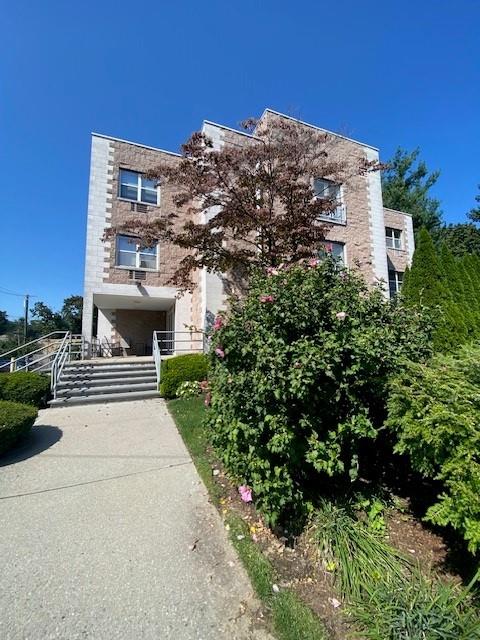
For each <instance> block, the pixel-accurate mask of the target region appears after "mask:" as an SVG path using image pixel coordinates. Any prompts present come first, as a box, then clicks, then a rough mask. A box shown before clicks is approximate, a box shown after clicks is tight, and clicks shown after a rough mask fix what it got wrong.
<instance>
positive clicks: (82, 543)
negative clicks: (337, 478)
mask: <svg viewBox="0 0 480 640" xmlns="http://www.w3.org/2000/svg"><path fill="white" fill-rule="evenodd" d="M0 465H3V466H0V561H1V565H2V566H1V570H0V612H1V613H0V638H2V640H7V639H15V640H17V639H27V638H29V639H42V640H44V639H47V638H62V639H63V638H64V639H65V640H74V639H76V638H95V639H101V640H103V639H105V640H114V639H123V638H126V639H132V640H133V639H135V640H139V639H143V638H148V639H150V638H152V639H153V638H155V639H156V640H164V639H170V638H172V639H175V640H184V639H185V640H189V639H193V638H195V639H200V638H202V639H204V640H209V639H214V638H215V639H219V638H225V639H228V640H230V639H233V638H235V639H236V638H238V639H243V638H255V639H259V638H266V637H267V636H266V634H265V633H264V632H263V631H262V629H261V628H259V626H258V620H257V615H256V614H257V607H258V605H257V603H256V600H255V598H254V596H253V594H252V590H251V586H250V584H249V582H248V580H247V578H246V576H245V574H244V571H243V569H242V567H241V566H240V564H239V561H238V560H237V558H236V556H235V554H234V552H233V550H232V549H231V547H230V545H229V542H228V540H227V538H226V535H225V532H224V529H223V526H222V523H221V521H220V519H219V517H218V514H217V512H216V511H215V509H214V508H213V507H212V506H211V505H210V504H209V502H208V497H207V494H206V491H205V488H204V486H203V484H202V483H201V481H200V479H199V477H198V475H197V473H196V471H195V468H194V466H193V464H192V462H191V460H190V457H189V455H188V453H187V451H186V449H185V447H184V445H183V442H182V441H181V438H180V436H179V435H178V433H177V431H176V428H175V426H174V424H173V422H172V419H171V418H170V416H169V414H168V412H167V410H166V406H165V404H164V403H163V401H162V400H159V399H154V400H143V401H135V402H128V403H116V404H115V403H113V404H109V405H91V406H85V407H72V408H59V409H48V410H46V411H42V412H40V417H39V419H38V422H37V426H36V427H34V430H33V434H32V438H31V440H30V442H29V444H28V445H25V446H23V447H22V448H20V449H17V450H16V451H15V452H14V453H13V454H10V455H8V454H7V456H4V457H3V458H1V457H0Z"/></svg>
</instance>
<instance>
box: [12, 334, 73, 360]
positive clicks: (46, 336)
mask: <svg viewBox="0 0 480 640" xmlns="http://www.w3.org/2000/svg"><path fill="white" fill-rule="evenodd" d="M57 333H60V334H61V335H65V333H68V331H51V332H50V333H47V334H46V335H44V336H40V337H39V338H35V340H30V342H26V343H25V344H21V345H20V346H18V347H15V348H14V349H10V351H5V353H0V359H1V358H4V357H5V356H9V355H11V354H12V353H14V352H15V351H19V350H20V349H25V347H28V346H29V345H30V344H34V343H35V342H39V341H40V340H46V338H49V337H50V336H54V335H56V334H57ZM25 355H29V354H25ZM20 357H22V358H23V357H25V356H20Z"/></svg>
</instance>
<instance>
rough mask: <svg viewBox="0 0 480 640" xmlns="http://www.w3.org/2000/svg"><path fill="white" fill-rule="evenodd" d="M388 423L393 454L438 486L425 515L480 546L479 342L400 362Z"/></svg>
mask: <svg viewBox="0 0 480 640" xmlns="http://www.w3.org/2000/svg"><path fill="white" fill-rule="evenodd" d="M388 409H389V417H388V421H387V425H388V426H389V427H390V429H391V430H392V431H393V433H394V435H395V437H396V440H397V442H396V447H395V450H396V452H397V453H400V454H406V455H407V456H408V457H409V459H410V463H411V465H412V467H413V468H414V469H415V470H416V471H418V472H419V473H421V474H422V475H423V476H424V477H425V478H428V479H429V480H436V481H439V483H440V484H441V491H440V493H439V495H438V496H437V498H436V500H435V501H434V502H433V503H432V504H431V505H429V508H428V510H427V512H426V515H425V517H426V519H427V520H429V521H430V522H432V523H434V524H436V525H440V526H446V525H450V526H451V527H453V528H454V529H456V530H457V531H458V532H459V533H460V534H461V535H462V536H463V538H464V539H465V540H466V542H467V543H468V548H469V550H470V551H471V552H472V553H476V552H478V551H479V550H480V457H479V454H478V452H479V450H480V423H479V418H478V416H479V415H480V346H478V345H474V346H469V347H462V348H461V349H459V350H458V351H457V352H456V353H455V354H451V355H448V356H445V355H437V356H436V357H434V358H433V359H432V360H431V361H430V362H429V363H428V364H426V365H425V364H415V363H404V364H403V366H402V367H401V368H400V369H399V371H398V374H397V375H396V376H395V378H394V380H393V381H392V384H391V394H390V399H389V403H388Z"/></svg>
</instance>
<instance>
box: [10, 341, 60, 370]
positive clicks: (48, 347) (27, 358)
mask: <svg viewBox="0 0 480 640" xmlns="http://www.w3.org/2000/svg"><path fill="white" fill-rule="evenodd" d="M68 333H69V332H68V331H51V332H50V333H47V334H46V335H44V336H40V337H39V338H35V340H31V341H30V342H27V343H26V344H23V345H21V346H19V347H16V348H15V349H10V351H6V352H5V353H3V354H1V355H0V361H1V360H2V359H3V358H5V356H8V355H9V354H13V353H15V352H18V351H23V352H24V353H22V354H21V355H19V356H17V357H16V358H14V357H13V356H11V357H10V359H8V358H7V360H8V361H5V362H3V364H0V371H2V370H3V371H5V370H7V371H8V370H10V371H22V370H26V371H28V370H33V371H35V370H36V369H32V367H33V366H34V365H36V364H38V363H39V362H43V361H44V360H47V359H49V358H50V359H51V358H52V357H53V356H54V355H55V353H56V351H57V345H56V343H58V342H59V341H60V338H62V339H65V336H66V335H67V334H68ZM53 336H58V338H57V337H55V338H54V337H53ZM42 342H43V344H42V345H41V346H39V347H38V348H37V349H32V350H31V351H27V352H26V353H25V350H26V348H27V347H28V346H32V345H36V344H39V343H42ZM42 351H43V352H45V354H44V355H43V356H42V357H40V358H35V359H34V360H32V356H34V355H35V354H38V353H40V352H42ZM37 368H38V367H37Z"/></svg>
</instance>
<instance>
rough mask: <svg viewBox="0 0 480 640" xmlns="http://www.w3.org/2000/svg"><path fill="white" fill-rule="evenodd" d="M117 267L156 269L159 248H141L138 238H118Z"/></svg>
mask: <svg viewBox="0 0 480 640" xmlns="http://www.w3.org/2000/svg"><path fill="white" fill-rule="evenodd" d="M117 266H119V267H131V268H133V269H156V268H157V247H156V246H155V247H148V248H146V247H143V248H140V245H139V244H138V240H137V238H132V237H131V236H117Z"/></svg>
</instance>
